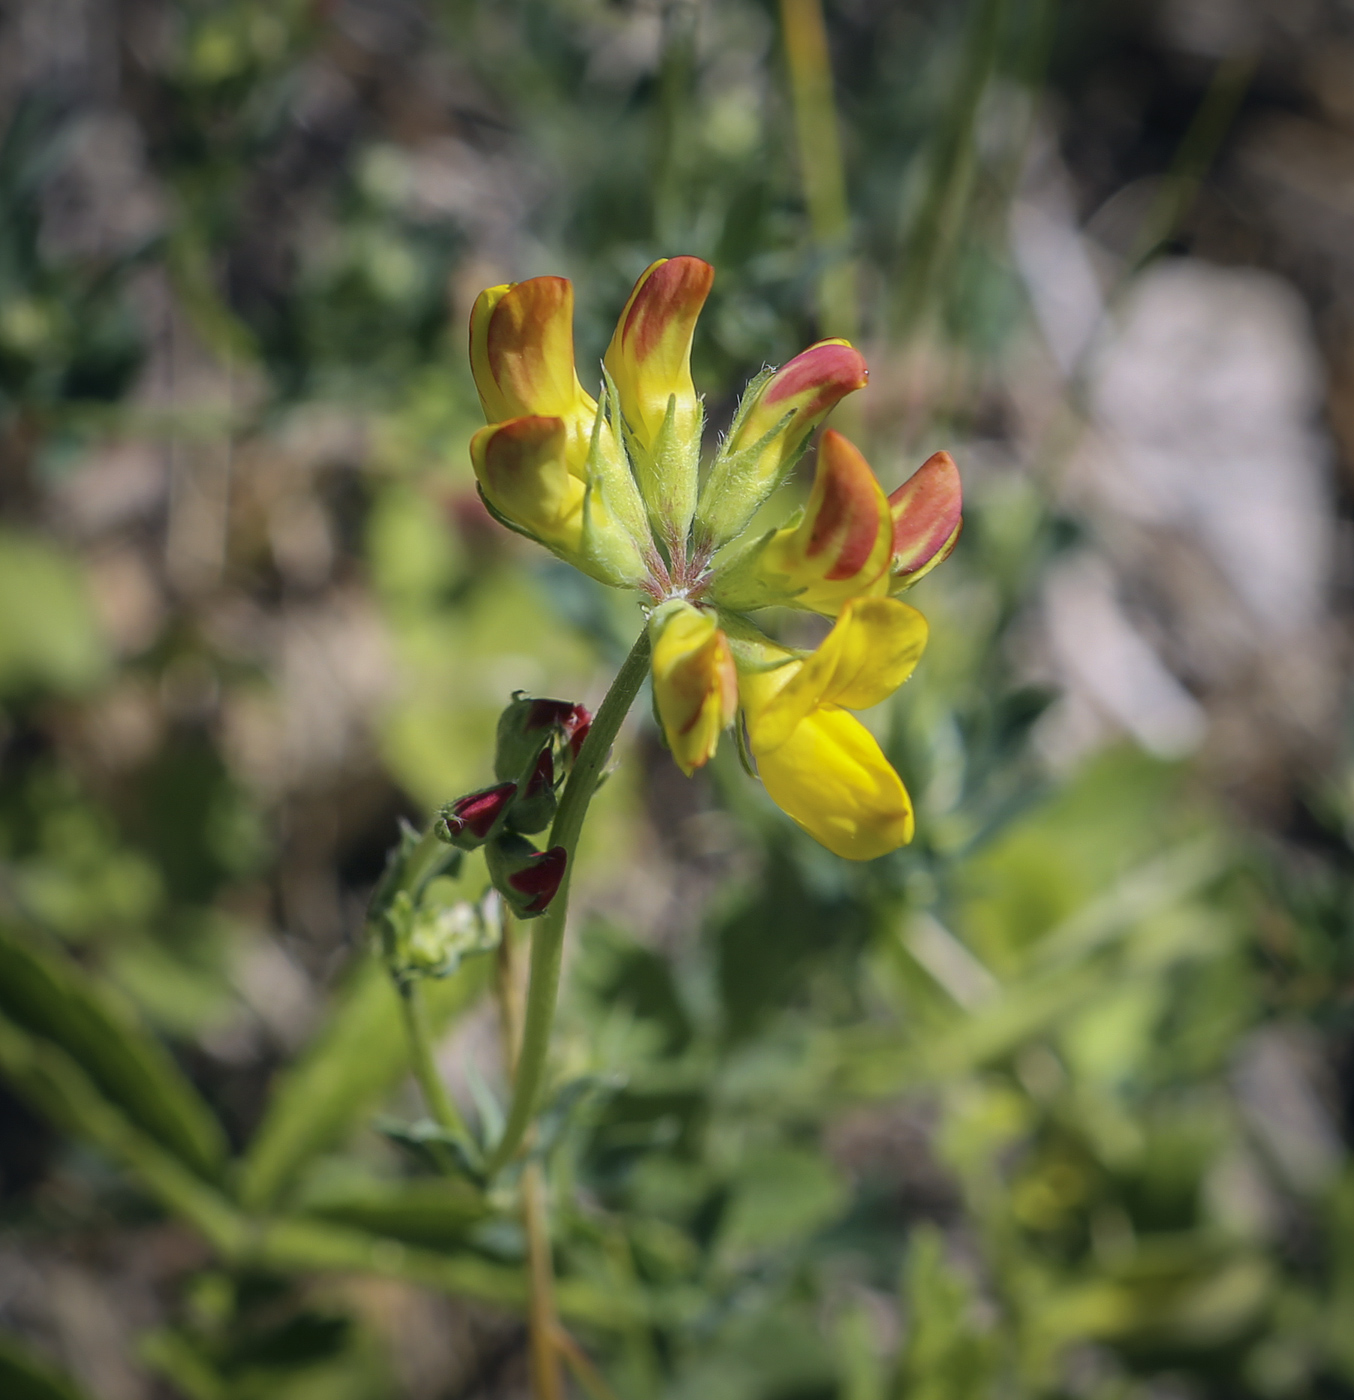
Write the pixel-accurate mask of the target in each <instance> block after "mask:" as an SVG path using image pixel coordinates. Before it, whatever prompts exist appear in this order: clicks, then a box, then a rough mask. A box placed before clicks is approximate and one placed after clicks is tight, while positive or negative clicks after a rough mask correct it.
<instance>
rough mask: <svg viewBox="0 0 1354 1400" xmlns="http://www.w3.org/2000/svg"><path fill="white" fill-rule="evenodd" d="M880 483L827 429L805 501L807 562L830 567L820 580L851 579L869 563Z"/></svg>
mask: <svg viewBox="0 0 1354 1400" xmlns="http://www.w3.org/2000/svg"><path fill="white" fill-rule="evenodd" d="M879 496H880V490H879V483H878V482H877V481H876V480H875V475H874V472H873V471H872V470H871V469H870V464H869V463H868V462H867V461H866V460H865V458H864V456H863V455H862V454H861V452H860V450H859V448H857V447H856V445H855V444H854V443H853V442H851V441H850V440H849V439H847V438H844V437H843V436H842V435H841V434H840V433H838V432H834V431H833V430H832V429H831V428H829V429H828V430H827V432H825V433H824V434H823V440H822V442H821V443H820V444H819V447H818V472H817V476H816V478H815V480H814V491H813V496H812V497H811V498H810V502H809V520H810V521H811V525H810V530H809V537H808V541H807V543H806V545H805V547H804V554H805V557H806V559H814V560H816V561H818V563H819V564H820V566H821V565H822V564H823V563H826V562H827V559H826V558H823V557H822V556H827V557H830V558H831V563H830V564H828V567H827V568H826V569H825V570H824V572H823V575H822V576H823V578H824V579H827V580H829V581H831V582H834V583H836V582H840V581H841V580H842V579H848V578H854V577H855V576H856V575H857V574H859V573H860V572H861V570H862V569H865V568H866V566H867V565H869V564H870V562H871V556H872V555H873V554H874V552H875V545H876V543H877V542H878V539H879V532H880V510H879Z"/></svg>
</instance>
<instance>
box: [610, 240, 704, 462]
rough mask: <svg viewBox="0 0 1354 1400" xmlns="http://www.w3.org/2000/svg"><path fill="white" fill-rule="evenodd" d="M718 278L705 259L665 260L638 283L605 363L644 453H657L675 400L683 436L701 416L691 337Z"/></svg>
mask: <svg viewBox="0 0 1354 1400" xmlns="http://www.w3.org/2000/svg"><path fill="white" fill-rule="evenodd" d="M714 278H715V270H714V268H713V267H711V266H710V264H709V263H707V262H702V261H701V259H700V258H689V257H682V258H662V259H660V260H659V261H658V262H656V263H653V264H652V265H651V266H650V267H648V268H647V269H646V270H645V271H644V273H643V274H642V275H641V277H640V279H639V281H638V282H636V283H635V286H634V290H633V291H632V292H631V293H630V299H629V301H627V302H626V304H625V310H624V311H622V312H621V317H620V320H619V321H618V322H617V323H616V332H615V334H614V335H613V336H612V337H611V344H610V345H609V346H608V347H607V352H606V356H605V358H604V360H603V363H604V364H605V365H606V368H607V371H608V373H609V374H610V375H611V378H612V380H613V381H614V383H615V385H616V392H617V393H618V394H619V396H620V401H621V412H622V413H623V414H624V415H625V419H626V422H627V423H629V425H630V429H631V431H632V432H633V433H634V435H635V438H636V440H637V441H638V442H639V443H640V445H641V446H642V447H645V448H648V449H652V448H653V446H654V444H655V442H656V441H657V438H658V434H659V430H660V429H661V428H662V426H663V420H664V418H665V417H666V416H667V411H668V400H669V399H670V398H672V397H673V396H674V395H675V396H676V400H677V403H676V419H677V427H678V431H679V432H681V431H682V430H683V429H689V427H690V423H691V420H693V419H694V418H696V417H697V416H698V415H699V412H700V405H699V402H698V400H697V398H696V389H695V386H694V385H693V383H692V382H691V337H692V335H693V334H694V333H695V329H696V319H697V317H699V315H700V313H701V307H703V306H704V305H705V299H706V297H707V296H709V294H710V287H711V285H712V284H713V282H714Z"/></svg>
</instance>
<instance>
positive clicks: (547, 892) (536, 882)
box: [508, 846, 569, 914]
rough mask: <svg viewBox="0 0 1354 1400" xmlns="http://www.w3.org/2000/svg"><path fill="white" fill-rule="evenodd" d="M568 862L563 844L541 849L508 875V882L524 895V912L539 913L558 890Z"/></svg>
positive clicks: (522, 907) (522, 908)
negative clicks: (525, 863)
mask: <svg viewBox="0 0 1354 1400" xmlns="http://www.w3.org/2000/svg"><path fill="white" fill-rule="evenodd" d="M568 863H569V858H568V855H567V854H566V853H565V850H564V847H563V846H552V847H551V848H550V849H549V850H548V851H542V852H541V853H540V855H538V856H536V857H535V858H534V859H532V860H531V861H530V863H529V864H527V865H524V866H523V867H522V869H520V870H518V871H515V872H514V873H513V874H512V875H510V876H508V883H509V884H510V885H511V886H512V887H513V889H514V890H516V891H517V893H518V894H519V895H522V896H525V898H526V902H525V903H524V904H523V905H522V906H521V910H522V913H524V914H539V913H541V912H542V911H543V910H545V909H546V908H547V907H548V906H549V904H550V901H551V900H552V899H554V897H555V895H556V894H557V893H558V892H559V887H560V882H561V881H562V880H563V879H564V870H565V867H566V866H567V865H568Z"/></svg>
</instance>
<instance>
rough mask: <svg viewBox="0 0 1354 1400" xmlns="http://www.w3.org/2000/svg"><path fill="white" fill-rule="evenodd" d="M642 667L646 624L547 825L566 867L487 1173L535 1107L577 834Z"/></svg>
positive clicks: (543, 939) (541, 930)
mask: <svg viewBox="0 0 1354 1400" xmlns="http://www.w3.org/2000/svg"><path fill="white" fill-rule="evenodd" d="M648 669H649V633H648V630H647V628H646V629H645V630H644V631H643V632H641V633H640V634H639V637H638V639H637V640H636V642H635V644H634V646H633V647H631V649H630V654H629V656H627V657H626V658H625V661H624V662H623V663H622V665H621V669H620V670H619V671H618V672H617V673H616V679H615V680H614V681H612V683H611V689H610V690H609V691H607V695H606V699H605V700H603V701H602V706H601V708H600V709H599V710H598V711H597V715H596V718H594V720H593V722H592V728H591V729H589V731H588V737H587V739H586V740H585V741H584V744H583V749H582V752H581V753H580V754H579V755H578V759H577V761H576V762H575V764H574V767H573V772H571V773H570V774H569V781H568V782H567V783H565V785H564V792H563V794H562V795H561V797H560V802H559V809H558V810H557V811H556V813H555V821H554V825H553V826H552V827H551V828H550V845H551V846H563V847H564V852H565V856H566V858H567V864H566V865H565V867H564V879H563V881H562V882H561V883H560V887H559V891H558V893H557V894H556V895H555V897H554V899H553V900H551V902H550V908H549V909H548V910H546V912H545V914H544V915H543V916H542V917H541V918H539V919H537V920H536V921H535V922H534V923H533V924H532V926H531V981H530V984H529V985H528V987H527V1005H526V1017H525V1020H524V1023H523V1027H522V1045H521V1049H520V1050H519V1052H518V1058H517V1074H516V1076H515V1079H514V1084H513V1097H512V1108H511V1109H510V1110H509V1112H508V1121H507V1124H506V1126H505V1127H504V1129H503V1137H502V1139H501V1141H500V1142H499V1144H498V1147H497V1149H496V1150H495V1152H494V1155H493V1157H492V1158H491V1159H490V1162H489V1172H490V1174H491V1175H492V1174H493V1173H494V1172H496V1171H498V1170H499V1169H500V1168H501V1167H503V1166H504V1165H505V1164H506V1163H508V1162H509V1161H511V1160H512V1157H513V1155H514V1154H515V1153H516V1151H517V1149H518V1148H519V1147H520V1146H521V1144H522V1138H523V1136H524V1135H525V1133H526V1130H527V1128H528V1126H529V1125H530V1123H531V1117H532V1114H533V1113H534V1112H535V1110H536V1100H537V1097H538V1095H539V1094H540V1088H541V1080H542V1078H543V1077H544V1074H545V1060H546V1053H547V1051H548V1050H549V1048H550V1031H551V1028H552V1026H553V1025H554V1022H555V999H556V996H557V995H558V993H559V969H560V960H561V958H562V956H563V953H564V924H565V919H566V917H567V915H568V912H569V886H570V884H571V882H572V879H573V870H574V854H575V852H576V851H577V849H578V837H579V833H580V832H581V831H582V830H583V819H584V817H586V816H587V813H588V804H589V803H590V802H591V801H592V797H593V793H595V792H596V791H597V780H598V778H600V777H601V774H602V766H603V764H605V763H606V760H607V755H608V754H609V753H610V752H611V745H612V743H613V742H614V741H615V738H616V735H617V733H619V731H620V727H621V722H622V721H623V720H624V719H625V716H626V715H627V714H628V713H629V711H630V706H631V705H632V704H633V703H634V700H635V696H636V695H638V694H639V688H640V686H641V685H642V684H643V683H644V677H645V675H646V674H647V673H648Z"/></svg>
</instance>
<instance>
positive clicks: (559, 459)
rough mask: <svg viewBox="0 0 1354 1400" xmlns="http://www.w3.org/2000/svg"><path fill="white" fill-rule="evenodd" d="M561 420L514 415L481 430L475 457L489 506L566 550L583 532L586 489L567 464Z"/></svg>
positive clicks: (472, 455)
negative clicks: (504, 421) (571, 472)
mask: <svg viewBox="0 0 1354 1400" xmlns="http://www.w3.org/2000/svg"><path fill="white" fill-rule="evenodd" d="M565 440H566V432H565V425H564V423H563V422H562V421H561V420H560V419H558V418H545V417H523V418H512V419H509V420H508V421H507V422H506V423H497V424H491V425H490V426H489V427H487V428H481V429H480V431H479V432H478V433H476V434H475V436H474V437H473V438H472V439H471V441H470V459H471V462H472V463H473V465H474V468H475V476H476V478H477V479H478V481H479V484H480V489H481V490H482V491H483V492H484V498H485V500H486V501H487V502H488V504H489V505H490V506H491V507H492V508H493V509H494V510H496V511H497V512H498V513H499V514H500V515H502V516H503V517H504V518H506V519H507V520H508V521H509V522H510V523H511V524H513V525H516V526H517V527H518V528H520V529H521V530H523V531H525V532H526V533H527V534H529V535H532V536H534V537H535V538H536V539H538V540H540V541H541V543H542V544H545V545H548V546H549V547H550V548H551V549H554V550H557V551H559V552H561V553H564V554H570V553H575V552H577V550H578V547H579V543H580V541H581V539H582V534H583V499H584V495H585V488H584V486H583V483H582V482H581V481H579V480H578V478H577V477H575V476H572V475H570V473H569V469H568V467H567V466H566V464H565V460H564V453H565Z"/></svg>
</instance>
